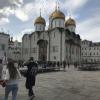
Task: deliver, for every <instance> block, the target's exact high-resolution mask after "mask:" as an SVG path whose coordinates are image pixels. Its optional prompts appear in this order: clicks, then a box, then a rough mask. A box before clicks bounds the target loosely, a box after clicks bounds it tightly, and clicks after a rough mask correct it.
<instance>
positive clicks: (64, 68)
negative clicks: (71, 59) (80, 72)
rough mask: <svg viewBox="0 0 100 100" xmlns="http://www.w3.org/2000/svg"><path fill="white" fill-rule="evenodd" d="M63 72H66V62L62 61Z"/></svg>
mask: <svg viewBox="0 0 100 100" xmlns="http://www.w3.org/2000/svg"><path fill="white" fill-rule="evenodd" d="M63 71H66V61H65V60H64V61H63Z"/></svg>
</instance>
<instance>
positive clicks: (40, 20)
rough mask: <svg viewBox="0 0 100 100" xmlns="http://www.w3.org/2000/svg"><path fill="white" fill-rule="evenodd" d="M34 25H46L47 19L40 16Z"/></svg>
mask: <svg viewBox="0 0 100 100" xmlns="http://www.w3.org/2000/svg"><path fill="white" fill-rule="evenodd" d="M34 24H44V25H45V24H46V22H45V19H44V18H43V17H41V16H39V17H38V18H36V20H35V23H34Z"/></svg>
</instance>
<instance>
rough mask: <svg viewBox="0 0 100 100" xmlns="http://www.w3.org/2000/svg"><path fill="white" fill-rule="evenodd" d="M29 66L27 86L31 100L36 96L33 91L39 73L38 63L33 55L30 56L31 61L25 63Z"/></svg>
mask: <svg viewBox="0 0 100 100" xmlns="http://www.w3.org/2000/svg"><path fill="white" fill-rule="evenodd" d="M25 65H26V66H27V67H28V70H27V73H26V88H27V89H28V90H29V92H28V95H29V97H30V100H31V99H32V98H33V97H34V96H35V95H34V92H33V89H32V88H33V86H35V80H36V74H37V70H38V68H37V63H35V62H34V61H33V57H30V59H29V62H28V63H27V64H25Z"/></svg>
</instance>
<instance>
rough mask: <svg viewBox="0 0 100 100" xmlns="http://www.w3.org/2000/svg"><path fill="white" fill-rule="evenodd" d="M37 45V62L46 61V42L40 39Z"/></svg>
mask: <svg viewBox="0 0 100 100" xmlns="http://www.w3.org/2000/svg"><path fill="white" fill-rule="evenodd" d="M37 45H38V46H39V56H38V60H39V61H47V45H48V41H47V40H42V39H41V40H39V41H38V42H37Z"/></svg>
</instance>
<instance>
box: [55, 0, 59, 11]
mask: <svg viewBox="0 0 100 100" xmlns="http://www.w3.org/2000/svg"><path fill="white" fill-rule="evenodd" d="M58 10H59V2H58V1H56V7H55V11H58Z"/></svg>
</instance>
